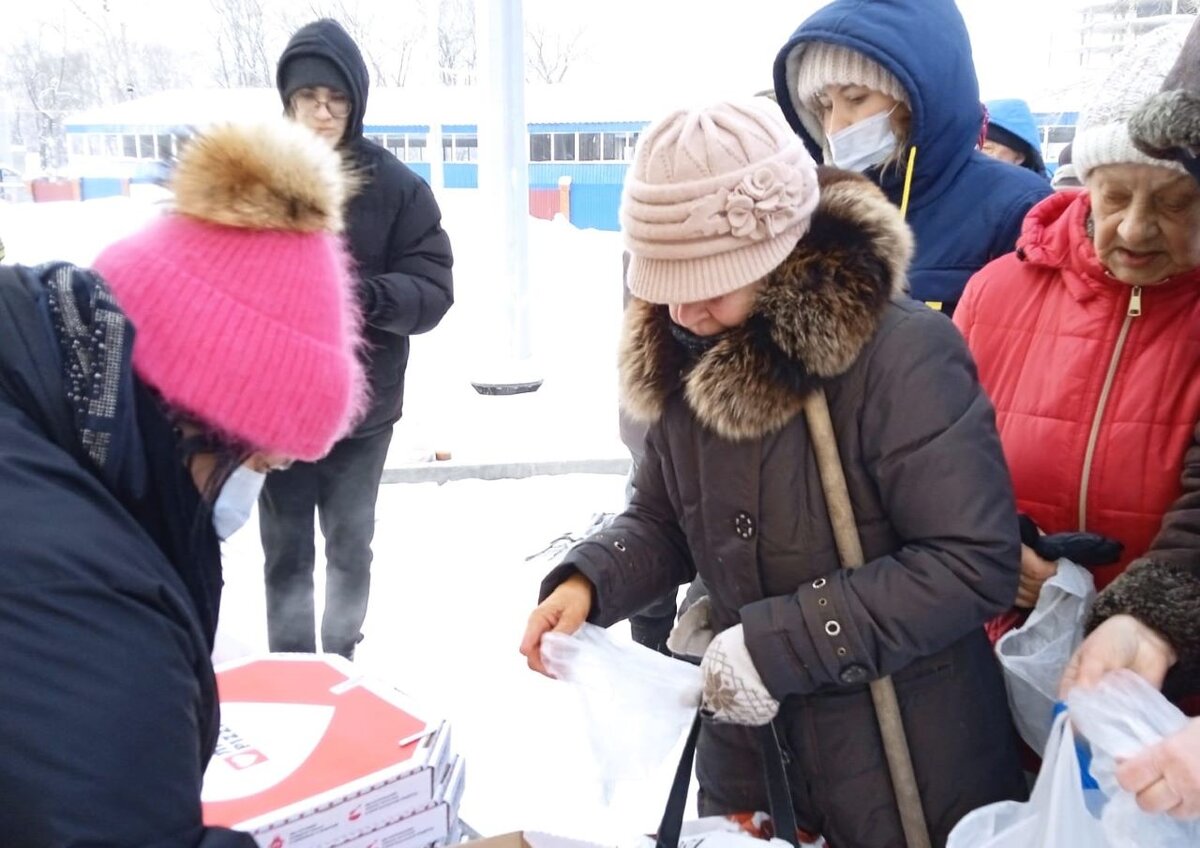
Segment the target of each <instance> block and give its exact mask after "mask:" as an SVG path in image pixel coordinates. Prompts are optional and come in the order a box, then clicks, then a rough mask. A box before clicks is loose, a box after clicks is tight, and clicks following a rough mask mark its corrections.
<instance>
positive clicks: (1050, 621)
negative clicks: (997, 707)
mask: <svg viewBox="0 0 1200 848" xmlns="http://www.w3.org/2000/svg"><path fill="white" fill-rule="evenodd" d="M1095 597H1096V584H1095V581H1094V580H1093V579H1092V575H1091V572H1089V571H1088V570H1087V569H1086V568H1084V567H1082V566H1080V565H1076V564H1075V563H1073V562H1071V561H1070V560H1066V559H1060V560H1059V561H1058V572H1057V573H1056V574H1055V575H1054V576H1053V577H1051V578H1050V579H1049V580H1047V581H1046V583H1045V584H1044V585H1043V586H1042V592H1041V594H1040V595H1039V596H1038V602H1037V605H1036V606H1035V607H1034V608H1033V612H1032V613H1031V614H1030V616H1029V619H1028V620H1027V621H1026V622H1025V624H1024V626H1022V627H1019V628H1017V629H1016V630H1010V631H1009V632H1008V633H1005V634H1004V635H1003V636H1001V637H1000V639H999V641H997V642H996V656H997V657H998V658H999V659H1000V666H1001V667H1002V668H1003V669H1004V683H1005V688H1006V689H1007V690H1008V703H1009V706H1010V707H1011V708H1012V714H1013V722H1014V723H1015V724H1016V726H1017V732H1018V733H1020V734H1021V738H1022V739H1024V740H1025V744H1027V745H1028V746H1029V747H1030V748H1032V749H1033V750H1034V751H1036V752H1037V753H1038V755H1039V756H1040V755H1043V754H1044V752H1045V749H1046V740H1047V738H1048V737H1049V735H1050V725H1051V724H1052V722H1053V720H1054V704H1055V702H1056V701H1057V700H1058V684H1059V681H1060V680H1061V679H1062V674H1063V671H1064V670H1065V669H1066V667H1067V662H1068V661H1069V660H1070V659H1071V655H1072V654H1074V653H1075V649H1076V648H1078V647H1079V643H1080V641H1082V638H1083V623H1084V620H1085V619H1086V618H1087V615H1088V611H1089V610H1090V609H1091V606H1092V601H1093V600H1094V599H1095Z"/></svg>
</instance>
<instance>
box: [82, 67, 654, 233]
mask: <svg viewBox="0 0 1200 848" xmlns="http://www.w3.org/2000/svg"><path fill="white" fill-rule="evenodd" d="M480 96H482V92H481V91H480V90H478V89H474V88H469V87H461V86H460V87H450V88H440V89H417V88H379V89H376V90H374V91H372V92H371V98H370V100H369V102H368V105H367V113H366V117H365V119H364V122H363V126H364V135H366V136H367V137H368V138H370V139H372V140H374V141H376V142H378V143H379V144H381V145H383V146H384V147H386V148H387V149H388V150H390V151H391V152H392V153H393V154H395V156H396V157H397V158H398V159H400V160H401V161H403V162H405V163H406V164H407V165H408V166H409V167H410V168H412V170H413V171H415V172H416V173H418V174H420V175H421V176H422V177H423V178H424V179H425V180H426V181H428V182H432V181H433V178H434V167H433V165H434V162H435V159H434V154H433V153H432V151H431V149H430V148H431V146H436V145H437V143H438V142H437V140H436V139H437V138H438V137H439V136H440V145H441V154H440V156H438V157H437V160H436V161H437V162H438V164H440V171H441V187H444V188H446V189H473V188H476V187H478V184H479V175H478V164H477V162H478V153H479V128H478V124H477V123H476V122H477V120H478V118H477V116H478V115H479V114H480V112H481V109H480V107H479V100H478V98H479V97H480ZM639 96H640V98H641V99H640V100H639ZM661 96H663V95H662V93H643V94H642V95H638V94H637V93H633V92H629V91H627V90H614V89H609V90H599V91H598V90H591V89H589V90H587V91H581V90H578V89H575V88H573V87H571V86H565V85H557V86H530V87H529V88H528V89H527V90H526V94H525V106H526V119H527V133H528V145H529V146H528V155H529V187H530V207H531V210H532V211H533V212H534V214H537V215H541V216H542V217H552V216H553V214H555V213H556V211H557V210H559V209H560V205H559V203H558V200H557V198H558V196H559V193H560V191H561V190H562V186H563V182H562V180H563V178H567V180H568V184H569V186H570V203H569V209H568V214H569V218H570V220H571V223H573V224H575V225H576V226H580V227H593V228H597V229H605V230H615V229H617V208H618V206H619V204H620V197H621V186H622V184H623V183H624V180H625V172H626V170H628V167H629V162H631V161H632V159H633V149H634V146H635V145H636V144H637V139H638V134H639V132H640V131H641V130H642V129H643V128H644V127H645V126H646V125H647V124H648V123H649V122H650V121H651V120H653V119H654V118H656V117H658V115H660V114H663V113H665V112H666V111H667V110H668V109H669V108H671V107H672V106H673V105H674V104H672V103H670V102H666V101H663V102H658V98H659V97H661ZM281 108H282V107H281V106H280V103H279V95H278V93H277V92H276V91H275V90H274V89H204V90H196V91H182V92H178V91H177V92H164V93H160V94H154V95H150V96H148V97H142V98H138V99H136V100H130V101H126V102H123V103H116V104H113V105H111V106H103V107H99V108H96V109H89V110H87V111H84V112H79V113H77V114H75V115H72V116H71V117H70V118H68V119H67V120H66V121H65V122H64V127H65V129H66V134H67V149H68V157H69V171H70V173H71V175H72V176H77V177H91V178H97V177H112V178H118V179H126V180H130V179H132V180H135V181H137V180H153V179H157V178H160V177H161V175H162V172H163V162H164V161H165V160H169V159H171V158H173V157H174V155H175V154H176V153H177V146H178V143H179V139H180V138H182V137H183V136H184V135H185V134H186V128H187V127H189V126H203V125H206V124H210V123H213V122H217V121H222V120H252V119H255V118H260V117H262V116H263V115H270V114H277V113H279V112H280V111H281ZM433 127H437V128H438V129H439V130H440V132H439V133H434V132H432V131H431V130H432V128H433Z"/></svg>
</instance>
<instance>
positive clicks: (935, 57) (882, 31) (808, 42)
mask: <svg viewBox="0 0 1200 848" xmlns="http://www.w3.org/2000/svg"><path fill="white" fill-rule="evenodd" d="M820 45H833V46H836V47H841V48H846V50H848V51H850V52H852V53H856V54H859V55H861V56H862V57H863V58H864V59H865V60H868V61H869V62H870V65H871V66H873V67H878V68H879V69H881V70H882V71H884V72H886V76H885V77H883V79H885V80H887V84H888V85H889V86H890V85H892V83H891V81H892V80H894V81H895V86H896V88H897V90H898V91H899V92H902V93H903V97H897V98H896V99H897V100H901V101H903V102H904V103H906V104H907V106H908V109H909V111H910V112H911V118H910V121H909V127H908V131H907V141H908V143H909V144H912V145H916V146H917V148H918V153H917V160H916V170H915V173H914V177H913V194H914V197H915V198H920V197H923V196H924V197H928V196H936V195H937V194H940V193H941V189H942V186H943V185H947V184H949V183H951V182H953V181H954V180H955V179H956V178H957V175H958V171H959V169H960V168H961V167H962V166H963V165H964V164H965V163H966V161H967V160H968V159H969V158H970V157H971V155H972V153H973V152H974V150H975V145H976V143H977V142H978V140H979V134H980V130H981V128H982V125H983V107H982V106H981V104H980V102H979V84H978V82H977V80H976V77H975V65H974V60H973V59H972V56H971V42H970V39H969V38H968V37H967V28H966V25H965V24H964V23H963V19H962V15H960V14H959V11H958V8H957V7H956V6H955V5H954V2H953V0H873V1H872V2H869V3H865V2H863V0H834V2H832V3H830V4H829V5H827V6H825V7H823V8H821V9H819V10H818V11H817V12H815V13H814V14H813V15H812V16H811V17H809V18H808V20H806V21H805V22H804V23H802V24H801V25H800V27H799V28H798V29H797V30H796V31H795V32H794V33H793V34H792V37H791V38H790V39H788V41H787V43H786V44H784V46H783V48H782V49H781V50H780V51H779V54H778V56H776V59H775V69H774V74H775V93H776V96H777V98H778V100H779V105H780V108H781V109H782V110H783V114H784V117H786V118H787V121H788V123H789V124H791V126H792V129H793V130H795V131H796V132H797V133H798V134H799V135H800V138H801V139H802V140H803V141H804V143H805V145H806V146H807V147H808V150H809V152H810V153H811V154H812V155H813V156H814V157H817V158H823V156H824V153H825V151H826V150H827V148H828V144H827V140H826V138H825V131H824V129H823V128H822V124H821V117H820V115H819V114H818V113H816V112H814V111H813V109H812V106H811V102H806V98H805V96H804V93H803V92H800V91H799V90H798V84H799V82H800V81H801V76H802V74H804V73H806V66H807V65H809V64H810V60H811V57H813V56H814V54H815V52H816V51H822V50H823V48H821V47H820ZM810 51H813V52H810ZM881 90H883V91H884V92H885V93H887V89H881ZM902 180H903V174H902V173H901V169H887V171H886V172H885V173H884V174H882V175H879V176H878V178H877V181H878V182H880V183H881V184H882V185H883V187H884V188H885V189H886V190H887V191H888V193H889V194H890V195H892V194H898V187H899V184H900V183H901V181H902Z"/></svg>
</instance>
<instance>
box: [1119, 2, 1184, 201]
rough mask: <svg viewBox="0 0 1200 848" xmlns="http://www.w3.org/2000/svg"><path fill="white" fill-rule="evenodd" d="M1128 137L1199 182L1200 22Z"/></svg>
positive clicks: (1134, 120) (1136, 114)
mask: <svg viewBox="0 0 1200 848" xmlns="http://www.w3.org/2000/svg"><path fill="white" fill-rule="evenodd" d="M1129 135H1130V138H1131V139H1132V141H1133V143H1134V144H1135V145H1136V146H1137V148H1138V149H1139V150H1141V151H1142V152H1143V153H1145V154H1146V155H1148V156H1152V157H1154V158H1155V159H1167V160H1171V161H1175V162H1178V163H1179V164H1181V165H1183V167H1185V168H1187V170H1188V173H1189V174H1191V175H1192V177H1193V178H1195V179H1196V180H1198V181H1200V18H1197V19H1196V22H1195V23H1194V24H1192V28H1191V30H1190V31H1189V32H1188V34H1187V38H1186V39H1185V40H1184V42H1183V47H1182V49H1180V51H1179V56H1178V58H1176V60H1175V64H1174V65H1173V66H1172V67H1171V70H1170V71H1169V72H1168V73H1167V76H1166V79H1164V80H1163V85H1162V91H1160V92H1159V93H1158V94H1155V95H1153V96H1152V97H1150V98H1149V99H1148V100H1147V101H1146V102H1145V103H1144V104H1143V105H1142V106H1141V107H1139V108H1138V110H1137V111H1136V112H1134V113H1133V115H1132V116H1131V117H1130V119H1129Z"/></svg>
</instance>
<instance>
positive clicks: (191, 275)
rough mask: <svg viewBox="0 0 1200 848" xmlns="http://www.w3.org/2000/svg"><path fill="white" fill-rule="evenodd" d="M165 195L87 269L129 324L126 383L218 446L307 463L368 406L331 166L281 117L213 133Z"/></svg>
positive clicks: (338, 176) (195, 144)
mask: <svg viewBox="0 0 1200 848" xmlns="http://www.w3.org/2000/svg"><path fill="white" fill-rule="evenodd" d="M172 188H173V189H174V192H175V208H174V210H173V211H172V212H171V213H170V214H167V215H164V216H163V217H161V218H159V219H158V220H156V221H154V222H152V223H151V224H149V225H148V226H146V227H145V228H143V229H142V230H141V231H140V232H137V233H135V234H134V235H132V236H129V237H128V238H125V239H122V240H120V241H118V242H116V243H114V244H112V245H110V246H109V247H107V248H106V249H105V250H104V251H103V252H102V253H101V254H100V256H99V257H97V259H96V261H95V262H94V263H93V268H94V269H95V270H96V271H97V272H98V273H99V274H100V276H101V277H103V278H104V280H105V281H106V282H107V283H108V284H109V286H110V287H111V288H112V291H113V294H114V296H115V297H116V299H117V301H118V303H120V305H121V307H122V309H124V310H125V312H126V314H127V315H128V316H129V319H130V321H131V322H132V324H133V326H134V330H135V332H136V334H137V335H136V338H135V340H134V347H133V367H134V370H135V371H136V372H137V373H138V375H139V376H140V377H141V378H142V379H143V380H145V381H146V382H147V383H148V384H149V385H151V386H153V387H154V388H155V389H157V390H158V391H159V392H160V393H161V394H162V396H163V397H164V398H165V399H166V401H167V402H168V403H170V404H171V405H172V406H175V407H178V408H179V409H181V410H183V411H186V412H187V413H188V414H190V415H193V416H195V417H196V418H197V419H199V420H200V421H202V422H204V423H205V424H207V425H209V426H211V427H213V428H214V429H215V430H217V431H218V432H221V433H224V434H226V435H228V436H231V437H233V438H235V439H237V440H238V441H240V442H242V443H244V444H246V445H248V446H250V447H252V448H255V449H257V450H262V451H269V452H272V453H280V454H283V455H285V456H288V457H292V458H295V459H301V460H315V459H319V458H320V457H322V456H324V455H325V454H326V453H328V452H329V450H330V448H332V446H333V444H334V442H336V441H337V440H338V439H339V438H341V437H342V436H343V435H345V434H346V433H347V432H348V430H349V429H350V428H351V426H352V425H353V423H354V420H355V418H356V416H357V415H358V412H359V411H360V409H361V408H362V405H363V402H364V392H365V388H364V387H365V379H364V375H363V371H362V366H361V365H360V364H359V361H358V358H357V356H356V352H357V347H358V345H359V332H358V317H357V309H356V307H355V305H354V300H353V298H354V293H353V289H352V283H351V277H350V274H349V261H348V258H347V255H346V254H345V252H344V249H343V247H342V244H341V241H340V238H339V236H338V235H337V231H339V230H340V229H341V226H342V205H343V203H344V202H345V200H346V193H347V186H346V178H345V175H344V174H343V167H342V163H341V160H340V158H339V157H338V155H337V154H336V153H335V152H334V151H333V150H332V149H330V148H329V147H328V146H327V145H326V144H325V143H324V142H322V141H321V140H320V139H319V138H317V137H316V136H315V135H313V134H312V133H311V132H310V131H309V130H307V129H305V128H304V127H302V126H300V125H298V124H295V123H293V122H291V121H287V120H285V119H282V118H280V119H278V120H276V121H273V122H271V123H268V124H262V125H254V126H235V125H226V126H219V127H215V128H213V129H211V130H209V131H207V132H205V133H202V134H200V135H198V136H196V137H195V138H193V139H192V140H190V141H189V142H188V144H187V147H186V148H185V149H184V151H183V153H182V155H181V157H180V160H179V163H178V165H177V167H176V169H175V172H174V174H173V176H172Z"/></svg>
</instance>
